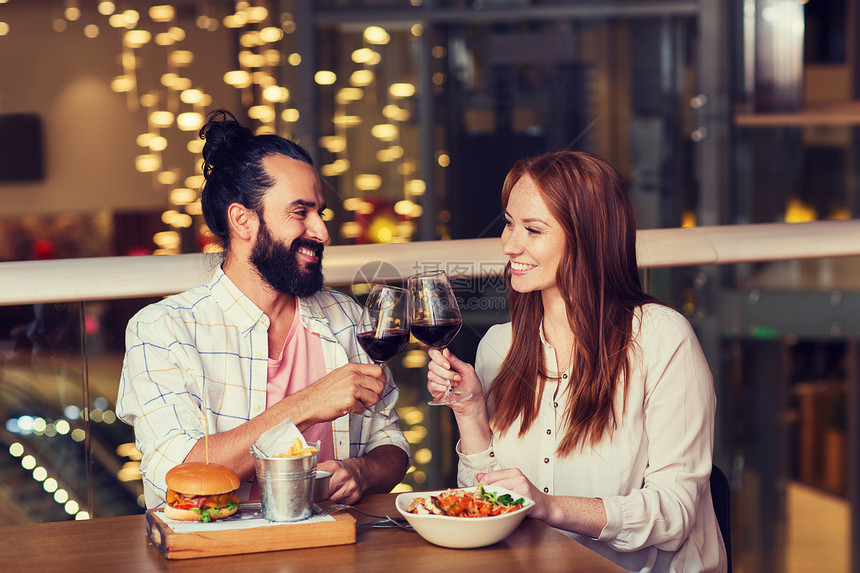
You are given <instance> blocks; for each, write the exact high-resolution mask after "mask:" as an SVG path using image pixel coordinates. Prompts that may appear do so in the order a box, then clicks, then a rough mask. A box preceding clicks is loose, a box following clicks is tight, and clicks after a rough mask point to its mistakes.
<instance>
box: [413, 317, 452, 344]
mask: <svg viewBox="0 0 860 573" xmlns="http://www.w3.org/2000/svg"><path fill="white" fill-rule="evenodd" d="M462 325H463V321H461V320H457V319H455V318H447V319H440V320H437V321H436V322H435V323H434V322H424V323H422V322H416V323H414V324H411V325H409V328H410V329H411V330H412V335H413V336H414V337H415V338H417V339H418V340H420V341H421V342H423V343H424V344H426V345H427V346H430V347H432V348H445V347H446V346H448V344H449V343H450V342H451V341H452V340H454V337H455V336H457V333H458V332H460V327H461V326H462Z"/></svg>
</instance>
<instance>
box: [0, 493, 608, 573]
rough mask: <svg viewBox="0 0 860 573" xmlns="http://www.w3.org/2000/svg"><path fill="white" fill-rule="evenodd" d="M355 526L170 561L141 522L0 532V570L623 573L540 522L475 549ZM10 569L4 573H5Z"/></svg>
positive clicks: (373, 505) (367, 504) (361, 519)
mask: <svg viewBox="0 0 860 573" xmlns="http://www.w3.org/2000/svg"><path fill="white" fill-rule="evenodd" d="M395 497H396V496H395V495H394V494H383V495H372V496H368V497H367V498H366V499H364V500H363V501H362V502H361V503H360V504H359V505H358V507H360V508H361V509H362V510H364V511H367V512H369V513H373V514H376V515H386V514H387V515H392V516H393V515H399V514H398V513H397V510H396V509H395V508H394V498H395ZM352 513H353V515H354V516H355V518H356V521H357V522H358V524H359V528H358V534H357V542H356V543H355V544H350V545H339V546H331V547H319V548H314V549H292V550H289V551H272V552H266V553H249V554H244V555H233V556H227V557H207V558H201V559H185V560H168V559H165V558H164V557H162V555H161V553H159V551H158V549H156V547H155V546H154V545H153V544H152V542H151V541H150V540H149V538H148V537H147V536H146V525H145V519H144V516H143V515H131V516H125V517H105V518H96V519H92V520H88V521H64V522H57V523H39V524H32V525H15V526H5V527H0V563H2V564H3V566H2V567H0V569H4V570H9V571H32V572H36V573H49V572H53V571H64V572H66V571H68V572H78V571H81V572H84V571H86V572H91V571H133V572H135V573H137V572H148V571H191V570H195V571H206V572H207V573H217V572H221V571H224V572H230V573H233V572H238V571H253V572H255V573H256V572H268V571H283V572H292V571H296V572H299V571H300V572H306V571H325V572H326V573H331V572H332V571H373V572H376V571H381V570H387V571H421V572H422V573H423V572H424V571H470V572H471V573H474V572H476V571H492V572H497V571H525V572H529V573H534V572H537V571H541V572H542V571H570V572H576V571H588V572H597V573H599V572H603V571H606V572H619V571H623V570H622V569H620V568H619V567H617V566H616V565H614V564H613V563H611V562H609V561H608V560H606V559H605V558H603V557H601V556H600V555H598V554H596V553H594V552H593V551H591V550H589V549H587V548H585V547H584V546H582V545H580V544H579V543H577V542H575V541H573V540H571V539H569V538H568V537H566V536H565V535H563V534H561V533H559V532H558V531H556V530H555V529H553V528H551V527H549V526H547V525H545V524H544V523H543V522H541V521H537V520H534V519H526V520H525V521H523V523H522V524H521V525H520V526H519V527H518V528H517V530H516V531H514V533H512V534H511V535H510V536H509V537H508V538H507V539H505V540H504V541H502V542H501V543H497V544H495V545H492V546H490V547H484V548H480V549H445V548H442V547H437V546H435V545H432V544H430V543H428V542H426V541H424V540H423V539H422V538H421V537H419V536H418V534H417V533H413V532H410V531H405V530H402V529H371V528H369V527H362V526H361V524H362V523H366V522H369V521H375V520H374V519H373V518H369V517H365V516H363V515H361V514H359V513H357V512H352ZM7 567H8V569H6V568H7Z"/></svg>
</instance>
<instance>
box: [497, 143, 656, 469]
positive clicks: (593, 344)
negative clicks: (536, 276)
mask: <svg viewBox="0 0 860 573" xmlns="http://www.w3.org/2000/svg"><path fill="white" fill-rule="evenodd" d="M522 177H529V178H530V179H531V180H532V181H534V183H535V186H536V187H537V189H538V191H539V193H540V195H541V198H542V199H543V201H544V202H545V203H546V206H547V207H548V209H549V211H550V213H552V215H553V217H554V218H555V220H556V221H557V222H558V223H559V225H560V226H561V228H562V230H563V232H564V236H565V242H566V249H565V252H564V253H563V254H562V257H561V261H560V263H559V266H558V272H557V273H556V281H557V284H558V287H559V290H560V291H561V293H562V296H563V297H564V302H565V307H566V309H567V320H568V323H569V324H570V328H571V330H572V331H573V349H572V356H571V375H570V386H569V388H568V389H567V391H566V406H565V412H564V419H565V420H566V422H567V424H566V426H567V430H566V432H565V434H564V436H563V438H562V440H561V443H560V445H559V447H558V452H557V453H558V454H559V455H567V454H569V453H571V452H572V451H573V450H574V449H575V448H580V449H582V448H584V447H585V446H586V445H591V446H593V445H595V444H596V443H597V442H599V441H600V440H601V438H603V436H604V435H605V434H608V435H609V436H611V435H612V432H613V431H614V429H615V428H616V426H617V425H618V421H619V416H620V415H623V411H622V412H616V408H615V405H614V397H615V395H616V392H617V390H618V385H619V384H623V393H624V397H625V399H626V396H627V384H628V379H629V373H630V369H631V364H630V361H631V358H630V352H629V350H630V348H631V346H632V344H633V342H632V341H633V314H634V311H635V310H636V308H637V307H639V306H641V305H642V304H644V303H648V302H657V301H656V300H655V299H654V298H652V297H650V296H649V295H647V294H645V292H643V290H642V286H641V284H640V281H639V273H638V269H637V266H636V221H635V216H634V213H633V206H632V205H631V203H630V199H629V197H628V196H627V192H626V190H625V187H624V183H623V181H622V179H621V176H620V174H619V173H618V171H616V169H615V168H614V167H613V166H612V165H610V164H609V163H607V162H606V161H604V160H603V159H601V158H600V157H597V156H596V155H593V154H591V153H586V152H581V151H564V152H557V153H550V154H546V155H542V156H539V157H534V158H531V159H524V160H521V161H519V162H517V163H516V164H515V165H514V166H513V168H511V170H510V172H509V173H508V175H507V177H506V179H505V183H504V187H503V189H502V205H503V206H504V207H505V208H507V205H508V200H509V199H510V196H511V190H512V189H513V187H514V185H515V184H516V182H517V181H519V179H520V178H522ZM506 279H507V283H508V293H509V295H508V296H509V304H510V312H511V318H512V323H513V324H512V327H513V340H516V341H517V343H516V347H515V348H516V351H514V347H513V346H512V347H511V351H509V352H508V355H507V356H506V357H505V360H504V362H503V363H502V367H501V370H500V371H499V374H498V375H497V376H496V378H495V380H494V381H493V383H492V385H491V387H490V392H489V399H490V402H491V404H492V406H493V413H492V417H491V424H492V426H493V428H494V429H495V430H496V431H500V432H506V431H508V430H509V429H510V428H511V426H513V425H514V423H515V422H516V421H517V420H519V421H520V428H519V435H520V436H523V435H524V434H525V433H526V432H527V431H528V429H529V428H530V427H531V425H532V423H533V422H534V420H535V418H536V416H537V411H538V407H539V398H540V396H541V394H542V393H543V389H544V385H545V383H546V380H547V377H548V373H547V371H546V369H545V368H544V353H543V347H542V344H541V341H540V334H539V332H538V329H539V328H540V325H541V323H542V318H543V304H542V301H541V293H540V291H535V292H526V293H518V292H516V291H514V290H513V289H512V288H511V284H510V273H507V277H506ZM622 410H623V409H622Z"/></svg>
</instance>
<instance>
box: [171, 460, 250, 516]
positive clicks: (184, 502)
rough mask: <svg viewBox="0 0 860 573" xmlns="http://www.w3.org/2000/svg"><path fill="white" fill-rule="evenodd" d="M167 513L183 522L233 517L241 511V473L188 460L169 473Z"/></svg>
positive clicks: (224, 467) (220, 466) (217, 465)
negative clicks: (238, 474) (239, 488)
mask: <svg viewBox="0 0 860 573" xmlns="http://www.w3.org/2000/svg"><path fill="white" fill-rule="evenodd" d="M166 482H167V496H166V498H165V501H166V502H167V505H166V506H165V508H164V515H165V516H166V517H169V518H171V519H180V520H182V521H202V522H204V523H208V522H210V521H212V520H213V519H221V518H223V517H229V516H231V515H233V514H234V513H236V512H237V511H238V510H239V498H238V497H237V496H236V488H238V487H239V476H237V475H236V472H234V471H233V470H231V469H230V468H228V467H227V466H222V465H219V464H204V463H200V462H188V463H184V464H179V465H178V466H176V467H174V468H173V469H171V470H170V471H169V472H167V477H166Z"/></svg>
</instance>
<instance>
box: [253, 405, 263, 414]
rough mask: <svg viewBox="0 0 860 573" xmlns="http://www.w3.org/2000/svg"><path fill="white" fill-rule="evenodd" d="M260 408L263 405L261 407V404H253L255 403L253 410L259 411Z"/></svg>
mask: <svg viewBox="0 0 860 573" xmlns="http://www.w3.org/2000/svg"><path fill="white" fill-rule="evenodd" d="M262 409H263V407H262V406H260V405H259V404H255V405H254V411H255V412H259V411H260V410H262Z"/></svg>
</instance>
